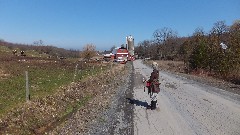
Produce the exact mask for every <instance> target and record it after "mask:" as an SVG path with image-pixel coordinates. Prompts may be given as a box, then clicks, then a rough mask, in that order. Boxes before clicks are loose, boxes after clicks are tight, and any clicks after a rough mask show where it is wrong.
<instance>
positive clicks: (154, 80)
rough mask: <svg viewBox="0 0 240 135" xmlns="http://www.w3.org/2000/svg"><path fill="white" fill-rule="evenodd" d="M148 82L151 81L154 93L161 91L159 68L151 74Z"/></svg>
mask: <svg viewBox="0 0 240 135" xmlns="http://www.w3.org/2000/svg"><path fill="white" fill-rule="evenodd" d="M148 82H150V83H151V87H152V92H153V93H159V92H160V88H159V85H160V83H159V71H158V70H156V69H153V72H152V73H151V76H150V79H149V80H148Z"/></svg>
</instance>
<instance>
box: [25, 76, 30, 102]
mask: <svg viewBox="0 0 240 135" xmlns="http://www.w3.org/2000/svg"><path fill="white" fill-rule="evenodd" d="M25 75H26V102H28V101H29V100H30V94H29V83H28V71H25Z"/></svg>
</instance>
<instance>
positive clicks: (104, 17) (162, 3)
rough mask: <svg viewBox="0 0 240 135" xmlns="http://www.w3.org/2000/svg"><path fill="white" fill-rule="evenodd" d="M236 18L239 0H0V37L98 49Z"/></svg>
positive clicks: (188, 31)
mask: <svg viewBox="0 0 240 135" xmlns="http://www.w3.org/2000/svg"><path fill="white" fill-rule="evenodd" d="M237 19H240V0H0V39H3V40H5V41H9V42H14V43H24V44H32V43H33V42H34V41H37V40H43V42H44V44H47V45H54V46H57V47H62V48H66V49H80V50H81V49H82V48H83V46H84V45H86V44H88V43H92V44H94V45H95V46H96V47H97V49H98V50H105V49H110V48H111V47H112V46H113V45H115V46H120V45H121V44H124V43H125V37H126V36H128V35H133V36H134V38H135V45H136V44H137V43H139V42H140V41H143V40H146V39H152V38H153V37H152V34H153V32H154V31H155V30H156V29H159V28H160V29H161V28H163V27H169V28H171V29H173V30H175V31H177V32H178V35H179V36H189V35H192V33H193V32H194V30H195V29H196V28H197V27H202V28H203V29H204V30H205V31H206V32H208V31H209V30H210V29H211V28H212V27H213V24H214V23H215V22H217V21H225V22H226V24H227V25H231V24H232V23H233V21H234V20H237Z"/></svg>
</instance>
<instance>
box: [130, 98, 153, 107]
mask: <svg viewBox="0 0 240 135" xmlns="http://www.w3.org/2000/svg"><path fill="white" fill-rule="evenodd" d="M126 99H128V101H129V103H130V104H135V105H136V106H143V107H146V108H147V107H148V103H147V102H143V101H139V100H136V99H131V98H126Z"/></svg>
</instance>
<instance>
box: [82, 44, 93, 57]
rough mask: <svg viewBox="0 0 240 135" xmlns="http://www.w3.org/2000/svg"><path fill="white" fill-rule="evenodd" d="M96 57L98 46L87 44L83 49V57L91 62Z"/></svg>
mask: <svg viewBox="0 0 240 135" xmlns="http://www.w3.org/2000/svg"><path fill="white" fill-rule="evenodd" d="M94 55H96V46H95V45H93V44H86V45H85V46H84V47H83V51H82V53H81V57H82V58H84V59H86V60H88V61H89V60H90V59H91V58H92V57H93V56H94Z"/></svg>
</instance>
